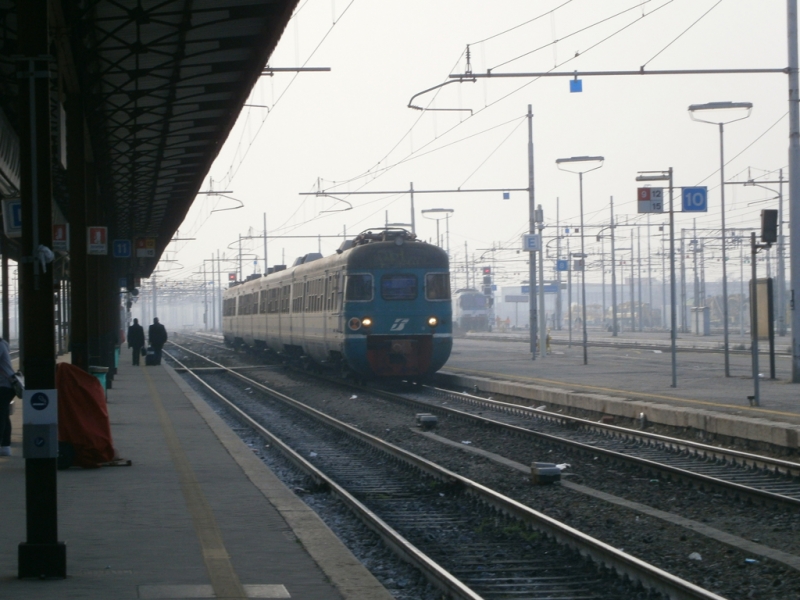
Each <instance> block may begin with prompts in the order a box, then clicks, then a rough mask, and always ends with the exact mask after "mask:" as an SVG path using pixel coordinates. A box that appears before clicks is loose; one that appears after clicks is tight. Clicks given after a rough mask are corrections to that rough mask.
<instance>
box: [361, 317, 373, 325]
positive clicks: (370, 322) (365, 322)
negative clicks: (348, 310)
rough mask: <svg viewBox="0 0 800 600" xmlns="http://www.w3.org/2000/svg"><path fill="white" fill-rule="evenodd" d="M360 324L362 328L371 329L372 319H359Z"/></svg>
mask: <svg viewBox="0 0 800 600" xmlns="http://www.w3.org/2000/svg"><path fill="white" fill-rule="evenodd" d="M361 324H362V325H363V326H364V327H372V319H370V318H369V317H364V318H363V319H361Z"/></svg>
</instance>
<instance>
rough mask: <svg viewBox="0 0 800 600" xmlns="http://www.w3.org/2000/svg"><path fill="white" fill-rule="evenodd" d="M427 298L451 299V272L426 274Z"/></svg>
mask: <svg viewBox="0 0 800 600" xmlns="http://www.w3.org/2000/svg"><path fill="white" fill-rule="evenodd" d="M425 298H426V299H428V300H450V273H428V274H427V275H425Z"/></svg>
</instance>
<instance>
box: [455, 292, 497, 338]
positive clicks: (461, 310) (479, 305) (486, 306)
mask: <svg viewBox="0 0 800 600" xmlns="http://www.w3.org/2000/svg"><path fill="white" fill-rule="evenodd" d="M453 327H454V330H455V331H456V333H460V334H462V335H463V334H465V333H466V332H468V331H491V330H492V329H491V327H492V320H491V299H490V298H489V296H485V295H484V294H482V293H481V292H479V291H478V290H476V289H473V288H464V289H460V290H456V293H455V294H454V296H453Z"/></svg>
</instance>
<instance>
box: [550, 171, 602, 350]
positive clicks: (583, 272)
mask: <svg viewBox="0 0 800 600" xmlns="http://www.w3.org/2000/svg"><path fill="white" fill-rule="evenodd" d="M604 161H605V158H603V157H602V156H572V157H570V158H558V159H556V165H557V166H558V168H559V169H561V170H562V171H567V172H568V173H577V174H578V185H579V190H580V208H581V261H583V262H582V265H583V269H581V300H582V301H583V317H582V319H581V320H582V323H581V325H582V326H583V364H585V365H586V364H589V355H588V351H587V343H588V339H587V337H586V248H585V247H584V242H583V174H584V173H588V172H590V171H596V170H597V169H599V168H600V167H602V166H603V162H604Z"/></svg>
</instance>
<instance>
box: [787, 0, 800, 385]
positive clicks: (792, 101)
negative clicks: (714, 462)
mask: <svg viewBox="0 0 800 600" xmlns="http://www.w3.org/2000/svg"><path fill="white" fill-rule="evenodd" d="M786 6H787V13H788V14H787V24H788V35H787V38H788V48H789V249H790V252H791V253H792V254H793V255H794V256H797V255H798V251H800V218H797V215H800V91H799V90H798V87H800V82H799V81H798V51H797V44H798V39H797V0H787V2H786ZM790 276H791V283H790V287H791V291H790V296H789V307H790V309H791V315H792V321H791V329H792V383H800V306H798V302H800V260H792V261H791V272H790Z"/></svg>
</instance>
